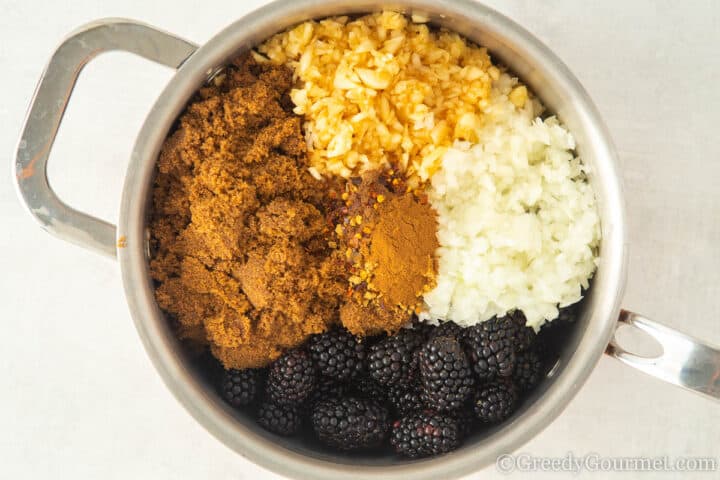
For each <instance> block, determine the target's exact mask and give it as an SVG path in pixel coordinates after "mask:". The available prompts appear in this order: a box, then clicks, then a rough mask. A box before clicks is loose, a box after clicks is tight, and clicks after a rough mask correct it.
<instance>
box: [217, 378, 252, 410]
mask: <svg viewBox="0 0 720 480" xmlns="http://www.w3.org/2000/svg"><path fill="white" fill-rule="evenodd" d="M259 376H260V375H259V370H257V369H254V368H248V369H245V370H235V369H230V370H225V371H224V372H223V373H222V377H221V378H220V390H221V392H222V396H223V398H224V399H225V401H226V402H227V403H229V404H230V405H232V406H233V407H236V408H237V407H244V406H246V405H249V404H251V403H252V402H253V401H254V400H255V397H256V396H257V391H258V383H259Z"/></svg>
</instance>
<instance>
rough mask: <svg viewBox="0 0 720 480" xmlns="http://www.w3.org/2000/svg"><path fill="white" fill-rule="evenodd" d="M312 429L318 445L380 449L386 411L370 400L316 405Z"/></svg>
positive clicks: (351, 398) (383, 437) (347, 398)
mask: <svg viewBox="0 0 720 480" xmlns="http://www.w3.org/2000/svg"><path fill="white" fill-rule="evenodd" d="M311 419H312V425H313V429H314V430H315V433H316V434H317V436H318V438H319V439H320V441H321V442H323V443H324V444H326V445H329V446H331V447H335V448H337V449H340V450H357V449H361V448H370V447H376V446H378V445H380V444H381V443H382V442H383V440H384V439H385V437H386V435H387V431H388V411H387V410H386V409H385V407H382V406H380V405H379V404H378V403H376V402H373V401H372V400H366V399H360V398H355V397H345V398H338V399H328V400H324V401H322V402H320V403H318V404H317V405H316V406H315V409H314V410H313V413H312V417H311Z"/></svg>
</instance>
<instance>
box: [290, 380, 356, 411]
mask: <svg viewBox="0 0 720 480" xmlns="http://www.w3.org/2000/svg"><path fill="white" fill-rule="evenodd" d="M346 391H347V386H346V385H345V384H344V383H340V382H338V381H337V380H335V379H334V378H328V377H322V376H321V377H318V378H317V380H316V381H315V388H314V389H313V391H312V392H311V393H310V395H308V397H307V398H306V399H305V401H304V402H303V403H302V405H301V406H300V408H299V412H300V414H301V415H310V414H311V413H312V411H313V408H315V405H317V404H318V403H319V402H322V401H323V400H327V399H328V398H340V397H342V396H343V395H345V392H346Z"/></svg>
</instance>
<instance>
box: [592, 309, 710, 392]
mask: <svg viewBox="0 0 720 480" xmlns="http://www.w3.org/2000/svg"><path fill="white" fill-rule="evenodd" d="M622 325H629V326H632V327H634V328H637V329H639V330H641V331H642V332H645V334H647V335H649V336H650V337H652V338H653V339H654V340H655V341H657V342H658V343H659V344H660V345H661V346H662V349H663V352H662V354H660V355H659V356H657V357H651V358H648V357H643V356H639V355H635V354H633V353H631V352H629V351H627V350H625V349H623V348H622V347H620V345H619V344H618V342H617V339H616V338H615V337H613V339H612V340H611V341H610V344H609V345H608V347H607V349H606V351H605V353H607V354H608V355H610V356H611V357H615V358H617V359H618V360H620V361H621V362H623V363H625V364H626V365H630V366H631V367H634V368H637V369H638V370H640V371H642V372H645V373H647V374H648V375H652V376H653V377H656V378H659V379H661V380H665V381H666V382H668V383H672V384H674V385H678V386H680V387H683V388H687V389H688V390H692V391H694V392H697V393H700V394H703V395H706V396H708V397H710V398H713V399H715V400H720V349H718V348H715V347H711V346H710V345H707V344H705V343H703V342H701V341H699V340H698V339H695V338H692V337H689V336H688V335H685V334H683V333H680V332H678V331H676V330H673V329H672V328H668V327H666V326H663V325H660V324H659V323H656V322H653V321H652V320H648V319H647V318H645V317H643V316H641V315H638V314H637V313H633V312H629V311H627V310H622V311H621V312H620V318H619V319H618V328H619V327H620V326H622ZM616 332H617V330H616Z"/></svg>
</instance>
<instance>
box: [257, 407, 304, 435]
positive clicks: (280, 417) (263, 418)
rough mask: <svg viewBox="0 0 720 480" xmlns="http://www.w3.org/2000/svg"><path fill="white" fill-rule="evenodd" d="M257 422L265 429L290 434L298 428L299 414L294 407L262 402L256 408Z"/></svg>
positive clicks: (293, 433)
mask: <svg viewBox="0 0 720 480" xmlns="http://www.w3.org/2000/svg"><path fill="white" fill-rule="evenodd" d="M257 422H258V424H259V425H260V426H261V427H263V428H264V429H265V430H267V431H270V432H273V433H277V434H278V435H284V436H290V435H295V434H296V433H297V431H298V429H299V428H300V415H299V414H298V412H297V409H296V408H295V407H291V406H285V407H281V406H278V405H275V404H274V403H264V404H262V405H260V408H259V409H258V416H257Z"/></svg>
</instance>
